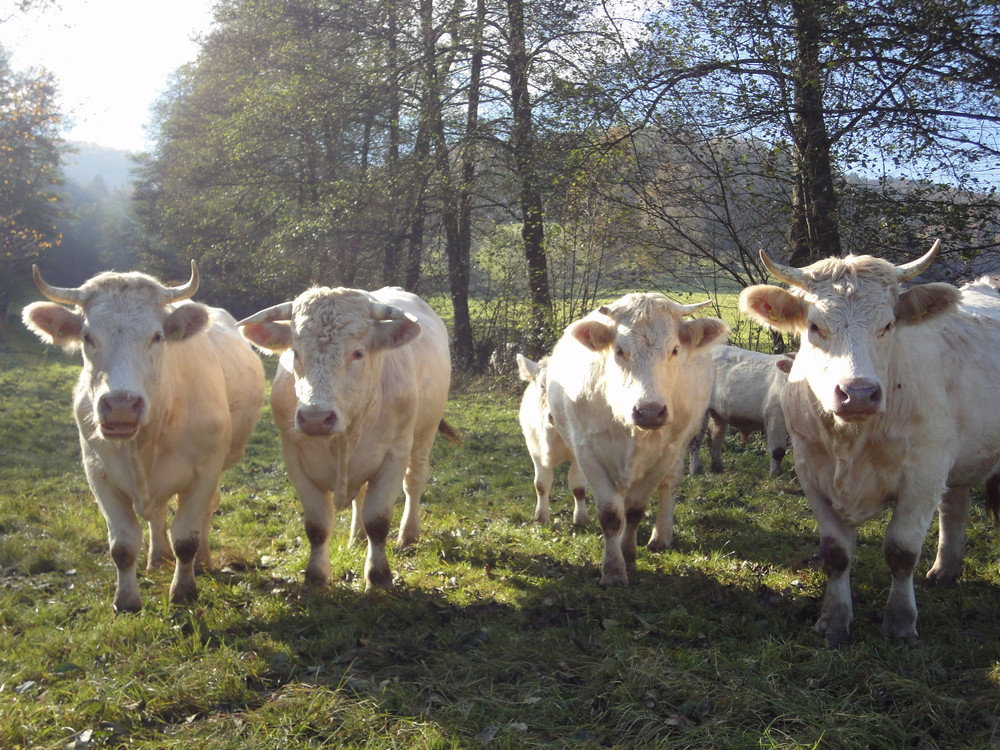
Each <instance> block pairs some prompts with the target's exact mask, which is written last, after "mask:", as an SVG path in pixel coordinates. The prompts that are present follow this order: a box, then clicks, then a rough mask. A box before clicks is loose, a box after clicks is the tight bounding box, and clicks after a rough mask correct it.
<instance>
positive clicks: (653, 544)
mask: <svg viewBox="0 0 1000 750" xmlns="http://www.w3.org/2000/svg"><path fill="white" fill-rule="evenodd" d="M669 547H670V542H665V541H663V540H662V539H660V538H659V537H658V536H652V537H650V540H649V542H648V543H647V544H646V549H648V550H649V551H650V552H663V551H665V550H667V549H669Z"/></svg>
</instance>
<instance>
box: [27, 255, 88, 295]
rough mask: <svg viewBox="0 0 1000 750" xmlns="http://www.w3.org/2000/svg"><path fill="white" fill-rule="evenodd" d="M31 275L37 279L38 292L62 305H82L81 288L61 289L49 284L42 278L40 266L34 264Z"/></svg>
mask: <svg viewBox="0 0 1000 750" xmlns="http://www.w3.org/2000/svg"><path fill="white" fill-rule="evenodd" d="M31 275H32V277H33V278H34V279H35V286H37V287H38V291H40V292H41V293H42V294H43V295H45V296H46V297H47V298H48V299H50V300H52V301H53V302H58V303H59V304H61V305H80V303H81V300H83V292H82V291H81V290H80V288H79V287H60V286H52V285H51V284H48V283H47V282H46V281H45V279H43V278H42V272H41V271H39V270H38V266H36V265H34V264H32V266H31Z"/></svg>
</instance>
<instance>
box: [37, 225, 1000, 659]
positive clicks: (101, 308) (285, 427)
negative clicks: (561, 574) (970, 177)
mask: <svg viewBox="0 0 1000 750" xmlns="http://www.w3.org/2000/svg"><path fill="white" fill-rule="evenodd" d="M938 247H939V244H938V243H935V244H934V246H933V247H932V248H931V249H930V251H929V252H927V253H926V254H925V255H924V256H923V257H921V258H920V259H918V260H916V261H913V262H911V263H908V264H905V265H901V266H894V265H893V264H891V263H889V262H887V261H884V260H880V259H877V258H873V257H870V256H848V257H847V258H844V259H837V258H829V259H826V260H823V261H819V262H817V263H814V264H812V265H810V266H808V267H806V268H792V267H787V266H783V265H780V264H778V263H776V262H774V261H772V260H771V259H770V258H769V257H768V256H767V255H766V254H765V253H764V252H763V251H762V252H761V259H762V261H763V262H764V264H765V266H766V267H767V268H768V270H769V271H770V273H771V274H772V275H773V276H774V277H775V278H776V279H778V280H779V281H782V282H785V283H786V284H787V285H788V286H789V288H788V289H785V288H782V287H777V286H770V285H758V286H752V287H748V288H747V289H744V290H743V292H742V293H741V295H740V308H741V310H742V312H743V313H744V314H746V315H748V316H750V317H751V318H753V319H755V320H756V321H758V322H760V323H761V324H763V325H764V326H767V327H769V328H772V329H775V330H777V331H780V332H782V333H785V334H792V335H794V336H796V337H798V338H799V340H800V342H801V343H800V348H799V351H798V352H797V354H796V355H795V356H794V358H791V357H786V356H777V355H764V354H758V353H755V352H748V351H746V350H742V349H739V348H737V347H733V346H728V345H726V344H725V341H726V337H727V335H728V333H729V326H728V325H727V324H726V323H725V322H724V321H722V320H720V319H718V318H714V317H692V315H693V314H694V313H696V312H698V311H699V310H701V309H702V308H703V307H705V306H706V305H708V304H710V303H709V302H703V303H698V304H693V305H681V304H678V303H676V302H673V301H671V300H670V299H668V298H667V297H665V296H663V295H661V294H655V293H633V294H626V295H625V296H623V297H621V298H620V299H618V300H616V301H614V302H611V303H609V304H607V305H604V306H601V307H600V308H598V309H597V310H595V311H593V312H592V313H590V314H589V315H587V316H586V317H584V318H582V319H580V320H577V321H575V322H574V323H572V324H571V325H569V326H568V327H567V329H566V330H565V332H564V333H563V335H562V336H561V338H560V339H559V341H558V342H557V343H556V345H555V347H554V348H553V350H552V353H551V354H550V355H549V356H547V357H545V358H543V359H542V360H540V361H538V362H534V361H532V360H529V359H527V358H526V357H523V356H522V355H520V354H518V355H517V364H518V371H519V373H520V376H521V378H522V380H524V381H526V383H527V385H526V388H525V391H524V395H523V398H522V402H521V408H520V423H521V428H522V431H523V433H524V438H525V442H526V444H527V448H528V453H529V454H530V456H531V459H532V462H533V464H534V487H535V492H536V496H537V504H536V508H535V514H534V517H535V520H536V521H538V522H540V523H544V522H547V521H548V520H549V518H550V509H549V493H550V490H551V487H552V481H553V473H554V468H555V467H556V466H558V465H560V464H563V463H566V462H568V463H569V472H568V479H569V484H570V489H571V492H572V494H573V497H574V500H575V503H576V507H575V511H574V514H573V520H574V523H577V524H586V523H587V522H588V519H589V514H588V511H587V505H586V495H587V493H588V491H589V493H590V494H591V496H592V497H593V500H594V504H595V508H596V514H597V517H598V520H599V523H600V528H601V533H602V536H603V542H604V553H603V560H602V564H601V578H600V581H601V584H603V585H617V584H625V583H627V582H628V575H629V571H630V570H632V569H633V568H634V566H635V561H636V543H637V529H638V526H639V523H640V522H641V520H642V519H643V517H644V516H645V513H646V510H647V508H648V505H649V501H650V498H651V497H652V495H653V493H654V492H657V494H658V498H659V502H658V508H657V515H656V522H655V527H654V530H653V533H652V536H651V538H650V540H649V542H648V546H649V548H650V549H652V550H654V551H655V550H662V549H665V548H666V547H667V546H669V545H670V543H671V541H672V537H673V507H674V501H675V498H676V494H677V490H678V487H679V485H680V483H681V480H682V478H683V475H684V470H685V461H686V460H687V459H688V458H689V456H690V464H691V465H690V468H691V471H692V472H697V471H700V470H701V465H700V458H699V457H698V447H699V446H700V440H701V436H702V434H703V433H704V432H705V431H706V430H707V432H708V434H709V438H710V454H711V464H710V468H711V469H712V470H713V471H721V470H722V468H723V467H722V456H721V444H722V436H723V434H724V432H725V430H726V429H727V426H731V427H733V428H734V429H736V430H738V431H739V432H741V433H742V434H743V435H744V437H745V436H746V435H747V434H748V433H749V432H752V431H763V432H764V433H765V434H766V437H767V446H768V451H769V455H770V462H771V465H770V470H771V474H772V475H775V474H778V473H780V471H781V462H782V459H783V457H784V454H785V451H786V446H787V443H788V442H789V440H790V442H791V446H792V451H793V458H794V464H795V474H796V477H797V479H798V482H799V483H800V484H801V486H802V489H803V491H804V493H805V496H806V498H807V500H808V502H809V504H810V506H811V508H812V510H813V513H814V515H815V517H816V520H817V524H818V526H819V533H820V556H821V559H822V564H823V569H824V572H825V573H826V576H827V587H826V593H825V596H824V600H823V604H822V608H821V612H820V617H819V620H818V622H817V623H816V629H817V630H818V631H819V632H820V633H822V634H823V635H824V636H825V637H826V639H827V641H828V642H829V643H830V644H831V645H838V644H841V643H843V642H844V641H845V640H846V639H847V637H848V633H849V630H850V625H851V620H852V617H853V613H852V604H851V590H850V567H851V562H852V558H853V555H854V551H855V546H856V534H857V529H858V527H859V526H861V525H862V524H864V523H865V522H867V521H868V520H870V519H872V518H873V517H874V516H875V515H877V514H878V513H880V512H881V511H883V510H884V509H887V508H890V509H891V513H890V520H889V523H888V526H887V528H886V532H885V536H884V542H883V550H884V555H885V560H886V563H887V564H888V567H889V571H890V575H891V587H890V591H889V598H888V602H887V605H886V609H885V614H884V620H883V631H884V632H885V633H886V634H887V635H888V636H891V637H898V638H914V637H916V634H917V631H916V623H917V609H916V602H915V597H914V588H913V575H914V570H915V568H916V565H917V561H918V557H919V554H920V549H921V545H922V542H923V540H924V538H925V536H926V534H927V532H928V529H929V527H930V523H931V521H932V519H933V516H934V513H935V511H938V512H939V515H940V535H939V540H938V551H937V558H936V560H935V562H934V564H933V566H932V567H931V569H930V572H929V573H928V578H930V579H932V580H935V581H938V582H942V583H949V582H952V581H954V580H955V579H956V578H957V577H958V575H959V574H960V571H961V566H962V559H963V556H964V551H965V550H964V545H965V526H966V523H967V520H968V515H969V500H970V489H971V488H972V487H973V486H975V485H977V484H981V483H984V482H985V483H986V485H987V501H988V503H989V504H990V505H991V509H992V510H993V512H994V514H996V513H997V512H998V511H997V508H998V507H1000V500H998V495H1000V493H998V488H1000V377H997V361H998V360H997V352H1000V294H998V293H997V291H996V287H995V285H994V283H993V280H992V279H990V278H988V277H987V278H984V279H981V280H979V281H977V282H974V283H971V284H967V285H966V286H964V287H962V288H961V289H957V288H956V287H954V286H951V285H949V284H941V283H931V284H918V285H913V286H910V287H909V288H904V287H903V284H904V283H905V282H907V281H909V280H911V279H913V278H914V277H916V276H918V275H919V274H920V273H922V272H923V271H924V270H925V269H926V268H927V267H928V265H929V264H930V263H931V261H932V260H933V258H934V256H935V254H936V253H937V251H938ZM34 280H35V283H36V285H37V286H38V288H39V290H40V291H41V292H42V294H43V295H44V296H45V297H46V298H47V299H48V300H49V301H47V302H35V303H33V304H30V305H28V306H27V307H26V308H25V309H24V313H23V320H24V323H25V325H26V326H27V327H28V328H29V329H30V330H31V331H33V332H34V333H35V334H37V335H38V336H39V337H40V338H41V339H42V340H43V341H44V342H46V343H49V344H55V345H58V346H62V347H64V348H66V349H74V350H80V351H81V352H82V355H83V369H82V371H81V374H80V378H79V381H78V383H77V387H76V392H75V397H74V413H75V418H76V423H77V427H78V431H79V437H80V444H81V448H82V455H83V465H84V470H85V472H86V475H87V480H88V482H89V484H90V487H91V489H92V491H93V493H94V496H95V498H96V499H97V502H98V505H99V506H100V509H101V512H102V514H103V515H104V518H105V520H106V522H107V527H108V543H109V548H110V555H111V559H112V560H113V562H114V564H115V567H116V570H117V587H116V592H115V598H114V607H115V609H116V610H117V611H137V610H139V609H140V608H141V600H140V596H139V587H138V581H137V575H136V565H137V560H138V556H139V550H140V548H141V546H142V528H141V525H140V523H141V522H140V519H142V521H145V522H146V523H147V524H148V526H149V547H148V557H147V566H148V567H150V568H152V567H154V566H157V565H160V564H163V563H166V562H169V561H170V560H171V559H173V561H174V575H173V580H172V582H171V585H170V599H171V601H172V602H177V603H180V602H185V601H189V600H191V599H193V598H194V597H195V596H196V595H197V589H196V586H195V576H194V573H195V569H196V567H205V566H208V565H209V564H210V557H209V547H208V532H209V528H210V525H211V517H212V514H213V512H214V511H215V508H216V507H217V505H218V502H219V490H218V484H219V477H220V474H221V472H222V471H223V470H224V469H225V468H227V467H229V466H232V465H233V464H234V463H235V462H236V461H238V460H239V458H240V457H241V456H242V454H243V450H244V446H245V444H246V441H247V439H248V438H249V436H250V434H251V432H252V431H253V429H254V426H255V424H256V421H257V418H258V416H259V414H260V409H261V405H262V402H263V399H264V393H265V385H264V372H263V367H262V365H261V362H260V358H259V357H258V356H257V354H256V353H255V351H254V348H253V347H256V348H257V349H260V350H261V351H264V352H266V353H273V354H278V355H280V356H279V360H278V366H277V371H276V375H275V378H274V383H273V385H272V388H271V412H272V415H273V418H274V420H275V423H276V425H277V427H278V430H279V432H280V435H281V447H282V454H283V458H284V463H285V467H286V470H287V473H288V476H289V478H290V480H291V482H292V484H293V485H294V486H295V489H296V492H297V493H298V496H299V500H300V501H301V503H302V509H303V519H304V524H305V531H306V536H307V537H308V539H309V543H310V547H311V550H310V555H309V561H308V564H307V567H306V573H305V579H306V584H307V585H309V586H312V587H322V586H324V585H325V584H326V583H327V582H328V581H329V578H330V556H329V546H328V545H329V536H330V531H331V527H332V522H333V514H334V512H335V510H339V509H342V508H344V507H346V506H347V505H348V504H350V505H352V521H351V533H350V541H351V542H352V543H353V542H355V541H357V540H359V539H361V538H365V539H366V540H367V559H366V562H365V585H366V588H373V587H387V586H389V585H391V581H392V576H391V574H390V570H389V565H388V561H387V558H386V551H385V545H386V540H387V537H388V532H389V525H390V521H391V518H392V512H393V506H394V505H395V502H396V499H397V497H398V494H399V491H400V488H402V489H403V491H404V495H405V506H404V511H403V517H402V521H401V525H400V530H399V536H398V539H397V542H398V544H399V545H400V546H402V547H405V546H407V545H411V544H413V543H415V542H416V541H417V539H418V535H419V523H418V518H417V508H418V505H419V501H420V496H421V493H422V492H423V489H424V487H425V485H426V483H427V480H428V474H429V464H428V457H429V455H430V451H431V446H432V444H433V442H434V440H435V437H436V435H437V434H438V433H439V432H440V433H442V434H443V435H444V436H445V437H447V438H449V439H452V440H455V441H457V436H456V435H455V432H454V430H453V429H452V428H451V427H450V426H449V425H448V424H447V422H445V421H444V409H445V404H446V402H447V398H448V388H449V382H450V376H451V363H450V356H449V352H448V337H447V330H446V328H445V326H444V324H443V323H442V321H441V319H440V318H439V317H438V316H437V315H436V314H435V312H434V311H433V310H432V309H431V308H430V306H429V305H427V304H426V302H424V301H423V300H421V299H420V298H418V297H416V296H415V295H413V294H410V293H408V292H405V291H403V290H400V289H396V288H385V289H381V290H379V291H376V292H366V291H361V290H356V289H343V288H337V289H330V288H326V287H319V288H313V289H309V290H307V291H306V292H304V293H302V294H301V295H299V296H298V297H297V298H296V299H295V300H293V301H291V302H285V303H283V304H279V305H275V306H273V307H270V308H268V309H266V310H262V311H260V312H258V313H256V314H255V315H252V316H250V317H248V318H246V319H244V320H242V321H239V322H236V321H235V320H234V319H233V318H232V317H231V316H230V315H229V314H228V313H227V312H225V311H224V310H221V309H217V308H211V307H206V306H204V305H201V304H198V303H194V302H191V301H190V298H191V297H192V296H193V295H194V294H195V292H196V291H197V288H198V271H197V266H196V265H195V264H194V262H192V264H191V278H190V280H189V281H188V282H187V283H185V284H183V285H181V286H174V287H170V286H165V285H163V284H161V283H160V282H158V281H157V280H156V279H154V278H152V277H150V276H147V275H145V274H141V273H102V274H99V275H97V276H95V277H94V278H92V279H90V280H89V281H87V282H86V283H84V284H83V285H82V286H80V287H77V288H60V287H55V286H52V285H50V284H48V283H46V282H45V281H44V280H43V279H42V277H41V275H40V273H39V272H38V269H37V268H35V269H34ZM251 344H252V345H253V346H251ZM173 498H176V511H175V512H174V515H173V519H172V521H171V523H170V526H169V530H168V528H167V519H168V504H169V503H170V501H171V500H172V499H173Z"/></svg>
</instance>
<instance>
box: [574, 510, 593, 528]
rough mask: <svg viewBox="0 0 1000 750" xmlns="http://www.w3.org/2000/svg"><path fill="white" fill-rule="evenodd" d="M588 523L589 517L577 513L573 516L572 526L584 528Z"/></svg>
mask: <svg viewBox="0 0 1000 750" xmlns="http://www.w3.org/2000/svg"><path fill="white" fill-rule="evenodd" d="M588 523H590V516H589V515H587V514H586V513H579V514H574V515H573V525H574V526H586V525H587V524H588Z"/></svg>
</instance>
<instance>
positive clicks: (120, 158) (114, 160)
mask: <svg viewBox="0 0 1000 750" xmlns="http://www.w3.org/2000/svg"><path fill="white" fill-rule="evenodd" d="M69 145H70V146H72V147H73V148H74V149H75V150H76V152H77V153H75V154H67V155H66V162H65V164H64V165H63V174H64V175H65V176H66V179H67V180H69V181H72V182H76V183H78V184H80V185H83V186H85V187H86V186H88V185H90V183H92V182H93V181H94V178H96V177H100V178H101V179H102V180H104V184H105V185H106V186H107V188H108V189H109V190H124V189H127V188H128V186H129V170H130V169H131V166H132V163H131V162H130V161H129V158H128V152H127V151H122V150H119V149H114V148H108V147H106V146H98V145H97V144H94V143H81V142H79V141H70V143H69Z"/></svg>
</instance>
